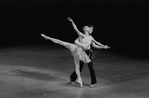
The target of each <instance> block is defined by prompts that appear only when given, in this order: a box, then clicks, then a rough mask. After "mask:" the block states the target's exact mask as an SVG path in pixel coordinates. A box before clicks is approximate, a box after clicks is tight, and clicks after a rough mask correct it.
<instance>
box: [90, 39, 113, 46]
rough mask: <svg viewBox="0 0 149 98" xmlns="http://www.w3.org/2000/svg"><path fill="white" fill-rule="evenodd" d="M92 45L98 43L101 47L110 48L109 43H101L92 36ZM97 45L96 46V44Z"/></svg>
mask: <svg viewBox="0 0 149 98" xmlns="http://www.w3.org/2000/svg"><path fill="white" fill-rule="evenodd" d="M92 41H93V42H92V45H93V46H95V45H96V44H97V45H98V46H100V47H103V48H105V49H108V48H110V47H109V46H107V45H103V44H101V43H100V42H98V41H96V40H95V39H94V38H93V37H92ZM95 47H96V46H95Z"/></svg>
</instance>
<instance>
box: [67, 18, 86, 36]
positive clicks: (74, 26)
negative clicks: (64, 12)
mask: <svg viewBox="0 0 149 98" xmlns="http://www.w3.org/2000/svg"><path fill="white" fill-rule="evenodd" d="M67 19H68V20H69V21H70V22H71V23H72V26H73V28H74V29H75V31H76V32H77V34H78V35H79V36H84V34H82V33H81V32H80V31H79V30H78V28H77V26H76V25H75V23H74V21H73V20H72V19H71V18H70V17H68V18H67Z"/></svg>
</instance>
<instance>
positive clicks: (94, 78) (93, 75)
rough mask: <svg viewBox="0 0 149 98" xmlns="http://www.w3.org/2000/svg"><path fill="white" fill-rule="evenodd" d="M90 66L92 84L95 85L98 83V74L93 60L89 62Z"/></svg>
mask: <svg viewBox="0 0 149 98" xmlns="http://www.w3.org/2000/svg"><path fill="white" fill-rule="evenodd" d="M88 67H89V70H90V75H91V85H94V84H96V83H97V81H96V75H95V71H94V68H93V62H92V61H91V62H89V63H88Z"/></svg>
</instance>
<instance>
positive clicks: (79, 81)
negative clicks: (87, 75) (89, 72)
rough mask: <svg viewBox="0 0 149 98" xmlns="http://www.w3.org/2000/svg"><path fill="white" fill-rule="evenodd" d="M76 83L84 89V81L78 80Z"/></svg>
mask: <svg viewBox="0 0 149 98" xmlns="http://www.w3.org/2000/svg"><path fill="white" fill-rule="evenodd" d="M76 82H77V83H79V84H80V87H81V88H82V87H83V83H82V80H77V81H76Z"/></svg>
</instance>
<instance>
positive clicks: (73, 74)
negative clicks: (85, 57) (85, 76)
mask: <svg viewBox="0 0 149 98" xmlns="http://www.w3.org/2000/svg"><path fill="white" fill-rule="evenodd" d="M83 65H84V63H83V62H82V61H80V72H82V70H83ZM76 79H77V74H76V72H75V71H74V72H73V73H72V74H71V75H70V81H71V82H75V81H76Z"/></svg>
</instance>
